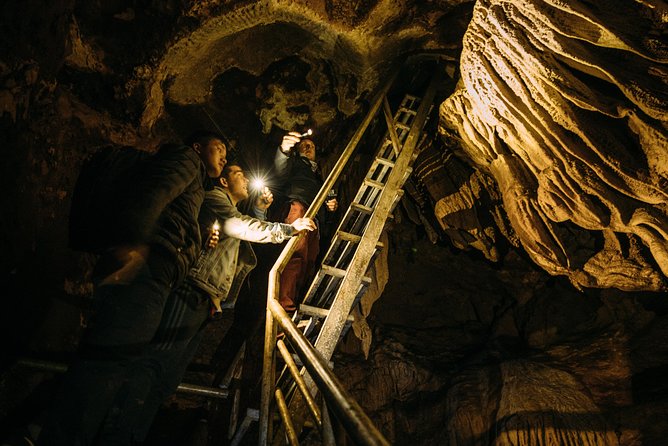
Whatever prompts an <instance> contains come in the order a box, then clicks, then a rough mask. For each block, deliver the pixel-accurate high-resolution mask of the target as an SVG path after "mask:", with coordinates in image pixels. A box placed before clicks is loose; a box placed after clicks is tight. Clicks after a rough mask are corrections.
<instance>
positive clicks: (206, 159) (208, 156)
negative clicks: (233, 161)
mask: <svg viewBox="0 0 668 446" xmlns="http://www.w3.org/2000/svg"><path fill="white" fill-rule="evenodd" d="M193 148H194V149H195V151H196V152H197V153H199V157H200V158H201V159H202V162H203V163H204V165H205V166H206V173H207V174H208V175H209V176H210V177H211V178H217V177H219V176H220V174H221V173H222V172H223V168H224V167H225V164H227V158H226V156H227V147H225V144H223V142H222V141H221V140H219V139H212V140H210V141H209V142H208V143H207V144H206V145H204V146H202V145H200V144H198V143H195V144H193Z"/></svg>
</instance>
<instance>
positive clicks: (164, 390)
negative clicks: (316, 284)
mask: <svg viewBox="0 0 668 446" xmlns="http://www.w3.org/2000/svg"><path fill="white" fill-rule="evenodd" d="M246 198H248V179H247V178H246V176H245V174H244V171H243V169H242V168H241V166H240V165H239V164H238V163H236V162H234V161H230V162H228V164H227V165H226V166H225V168H224V169H223V174H222V175H221V177H220V179H219V182H218V183H217V184H216V187H215V188H214V189H213V190H211V191H208V192H207V193H206V195H205V198H204V203H203V205H202V209H201V212H200V217H199V222H200V227H201V230H202V233H205V231H207V232H209V231H210V229H211V227H212V226H213V225H214V223H218V224H219V226H220V239H219V240H218V243H217V245H216V246H215V247H205V248H204V249H203V251H202V254H201V255H200V257H199V258H198V259H197V261H196V262H195V266H194V267H193V268H192V269H191V270H190V272H189V275H188V277H187V279H186V280H185V282H184V283H183V284H182V285H181V286H180V287H178V288H177V289H176V290H175V291H174V292H173V293H172V294H171V295H170V297H169V299H168V302H167V305H166V307H165V311H164V313H163V317H162V321H163V322H162V324H161V326H160V329H159V330H158V334H157V335H156V337H155V338H154V342H153V346H152V350H153V352H152V358H153V362H154V367H153V370H154V372H155V373H154V374H153V375H151V376H147V377H146V378H145V380H144V382H140V381H139V380H135V383H134V388H131V389H129V390H128V392H127V395H130V397H129V398H128V399H127V400H126V401H125V402H124V404H125V405H126V407H124V408H122V409H121V410H120V412H121V413H123V414H124V417H126V419H125V420H123V421H122V422H121V423H120V424H121V425H131V426H132V428H131V430H132V432H131V433H129V435H130V436H131V437H132V440H133V441H136V442H142V441H144V439H145V438H146V436H147V435H148V432H149V428H150V426H151V423H152V421H153V419H154V417H155V415H156V413H157V411H158V409H159V408H160V406H161V404H162V403H163V401H164V400H165V399H166V398H167V397H168V396H169V395H171V394H172V393H173V392H174V391H175V390H176V388H177V387H178V385H179V383H180V382H181V380H182V378H183V376H184V374H185V372H186V368H187V366H188V364H189V363H190V361H191V360H192V357H193V355H194V354H195V352H196V350H197V347H198V345H199V343H200V340H201V338H202V334H203V332H204V330H203V329H204V327H205V326H206V324H207V322H208V321H210V320H211V319H213V318H215V315H216V314H218V313H219V312H220V311H221V309H224V308H233V307H234V303H235V302H236V300H237V296H238V294H239V290H240V288H241V285H242V284H243V282H244V279H245V278H246V276H247V275H248V273H249V272H250V271H251V270H252V269H253V268H254V267H255V266H256V264H257V258H256V257H255V254H254V252H253V249H252V248H251V245H250V243H249V242H256V243H281V242H283V241H284V240H285V239H287V238H289V237H292V236H294V235H297V233H298V232H299V231H303V230H306V231H313V230H314V229H315V223H314V222H313V220H311V219H308V218H298V219H296V220H295V221H294V222H293V223H292V224H284V223H273V222H267V221H263V220H259V219H257V218H254V217H250V216H247V215H243V214H241V213H240V212H239V211H238V210H237V208H236V205H237V203H239V202H240V201H242V200H244V199H246ZM272 200H273V198H272V195H271V192H269V190H268V189H265V191H264V192H263V194H262V195H260V196H259V197H258V199H257V202H256V203H255V206H256V208H259V211H263V210H265V209H266V208H267V207H269V205H270V204H271V202H272ZM256 213H257V212H256Z"/></svg>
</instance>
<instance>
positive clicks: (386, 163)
mask: <svg viewBox="0 0 668 446" xmlns="http://www.w3.org/2000/svg"><path fill="white" fill-rule="evenodd" d="M376 162H377V163H378V164H382V165H384V166H387V167H394V161H390V160H388V159H387V158H381V157H380V156H379V157H376Z"/></svg>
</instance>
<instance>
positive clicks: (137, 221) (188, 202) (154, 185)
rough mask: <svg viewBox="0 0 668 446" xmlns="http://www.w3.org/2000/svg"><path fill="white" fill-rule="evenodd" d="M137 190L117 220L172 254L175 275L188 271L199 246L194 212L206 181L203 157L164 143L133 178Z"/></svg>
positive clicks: (196, 210)
mask: <svg viewBox="0 0 668 446" xmlns="http://www.w3.org/2000/svg"><path fill="white" fill-rule="evenodd" d="M133 186H134V187H136V193H135V194H134V197H133V198H132V199H131V200H128V203H126V205H125V206H124V210H123V211H122V212H121V214H122V215H121V221H123V222H124V223H125V224H127V225H128V227H129V228H132V230H133V231H136V232H135V234H134V235H133V237H132V238H133V239H135V240H139V241H146V242H147V243H148V244H149V245H151V246H153V247H154V248H157V249H160V248H163V249H164V251H166V252H167V253H168V254H169V255H173V256H174V257H175V261H176V264H177V268H178V269H177V274H178V276H177V277H176V278H175V280H176V281H180V280H181V279H183V278H184V277H185V276H186V273H187V272H188V270H189V269H190V267H191V265H192V264H193V262H194V261H195V258H196V257H197V255H198V254H199V252H200V250H201V246H202V237H201V235H200V229H199V224H198V221H197V217H198V215H199V211H200V207H201V205H202V202H203V201H204V192H205V187H209V188H210V182H209V180H208V176H207V173H206V168H205V166H204V163H203V162H202V161H201V159H200V157H199V155H197V153H195V151H194V150H193V149H192V148H190V147H188V146H178V145H164V146H162V147H161V148H160V150H159V151H158V152H157V153H156V154H155V155H154V156H152V157H151V158H150V160H149V162H147V163H146V166H145V168H144V169H143V171H142V175H140V177H139V178H137V179H136V185H134V184H133Z"/></svg>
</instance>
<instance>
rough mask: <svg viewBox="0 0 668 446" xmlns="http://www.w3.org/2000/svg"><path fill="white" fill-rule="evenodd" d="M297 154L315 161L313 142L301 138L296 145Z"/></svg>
mask: <svg viewBox="0 0 668 446" xmlns="http://www.w3.org/2000/svg"><path fill="white" fill-rule="evenodd" d="M297 149H298V150H299V154H300V155H301V156H303V157H305V158H308V159H309V160H311V161H315V143H314V142H313V141H311V140H310V139H302V140H301V141H299V144H298V145H297Z"/></svg>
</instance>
